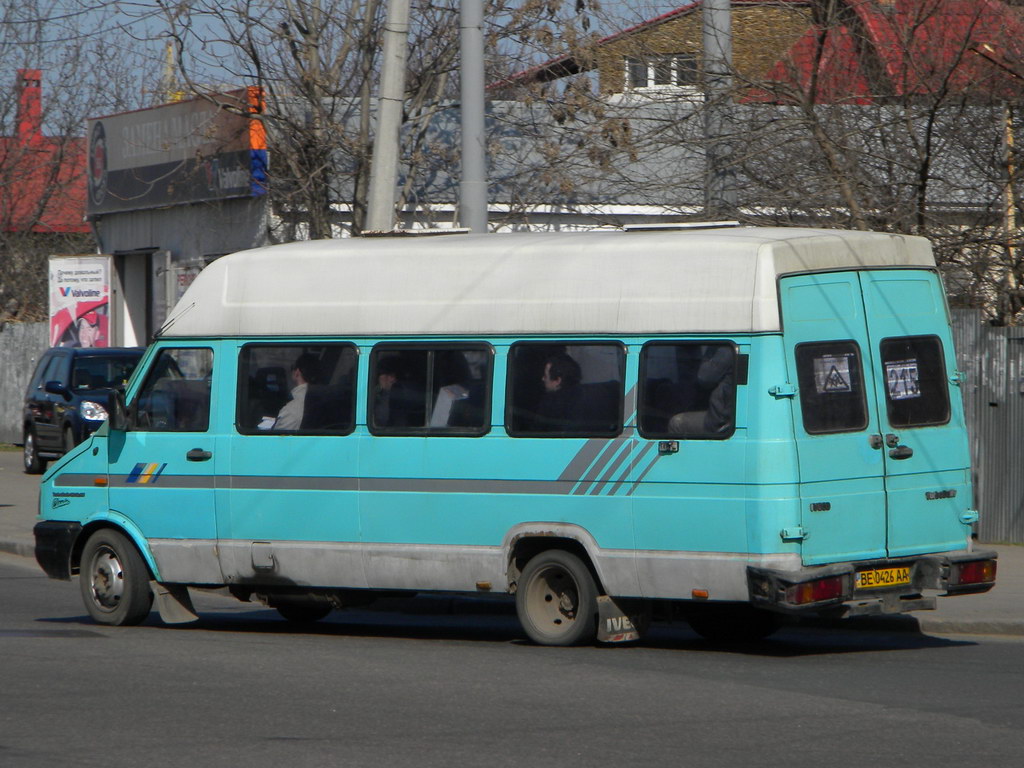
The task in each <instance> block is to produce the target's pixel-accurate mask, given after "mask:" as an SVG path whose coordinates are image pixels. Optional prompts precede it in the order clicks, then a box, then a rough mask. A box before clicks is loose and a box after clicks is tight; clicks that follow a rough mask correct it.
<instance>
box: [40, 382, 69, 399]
mask: <svg viewBox="0 0 1024 768" xmlns="http://www.w3.org/2000/svg"><path fill="white" fill-rule="evenodd" d="M43 389H45V390H46V391H47V392H49V393H50V394H51V395H60V396H61V397H63V398H64V399H65V400H70V399H71V398H72V395H71V390H70V389H68V388H67V387H65V386H64V385H63V384H61V383H60V382H59V381H48V382H46V384H44V385H43Z"/></svg>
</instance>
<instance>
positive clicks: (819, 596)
mask: <svg viewBox="0 0 1024 768" xmlns="http://www.w3.org/2000/svg"><path fill="white" fill-rule="evenodd" d="M844 582H845V579H844V578H843V577H842V576H827V577H825V578H823V579H815V580H814V581H805V582H803V583H802V584H793V585H792V586H790V587H787V588H786V602H787V603H789V604H790V605H807V604H808V603H821V602H825V601H827V600H841V599H842V598H843V596H844V592H845V584H844Z"/></svg>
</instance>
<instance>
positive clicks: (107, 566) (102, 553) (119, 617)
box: [78, 529, 153, 626]
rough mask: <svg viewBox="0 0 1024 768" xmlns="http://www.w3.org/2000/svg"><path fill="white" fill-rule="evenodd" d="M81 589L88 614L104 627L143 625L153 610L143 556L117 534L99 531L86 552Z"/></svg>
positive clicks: (83, 560) (81, 570)
mask: <svg viewBox="0 0 1024 768" xmlns="http://www.w3.org/2000/svg"><path fill="white" fill-rule="evenodd" d="M78 582H79V587H80V588H81V590H82V600H83V601H84V602H85V607H86V610H88V611H89V615H90V616H92V617H93V619H95V620H96V621H98V622H99V623H100V624H112V625H114V626H125V625H133V624H141V623H142V622H143V621H144V620H145V618H146V617H147V616H148V615H149V611H150V609H151V608H152V607H153V592H152V590H150V588H149V570H148V569H147V568H146V563H145V561H144V560H143V559H142V555H140V554H139V551H138V550H137V549H136V548H135V545H134V544H132V542H130V541H129V540H128V539H127V538H126V537H125V536H123V535H122V534H120V533H118V532H117V531H113V530H109V529H104V530H101V531H97V532H96V533H94V534H93V535H92V536H90V537H89V540H88V541H87V542H86V543H85V548H84V549H83V550H82V566H81V569H80V571H79V575H78Z"/></svg>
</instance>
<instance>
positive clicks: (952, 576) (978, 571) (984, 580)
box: [949, 560, 996, 587]
mask: <svg viewBox="0 0 1024 768" xmlns="http://www.w3.org/2000/svg"><path fill="white" fill-rule="evenodd" d="M995 580H996V561H995V560H973V561H971V562H967V563H953V564H952V565H951V566H950V569H949V586H950V587H965V586H969V585H972V584H992V583H994V582H995Z"/></svg>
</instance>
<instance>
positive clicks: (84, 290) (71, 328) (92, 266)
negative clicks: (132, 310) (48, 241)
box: [50, 256, 111, 347]
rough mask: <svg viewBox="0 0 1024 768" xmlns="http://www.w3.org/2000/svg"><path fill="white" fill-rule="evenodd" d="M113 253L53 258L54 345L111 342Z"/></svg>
mask: <svg viewBox="0 0 1024 768" xmlns="http://www.w3.org/2000/svg"><path fill="white" fill-rule="evenodd" d="M110 332H111V327H110V257H109V256H53V257H51V258H50V346H51V347H109V346H110Z"/></svg>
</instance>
